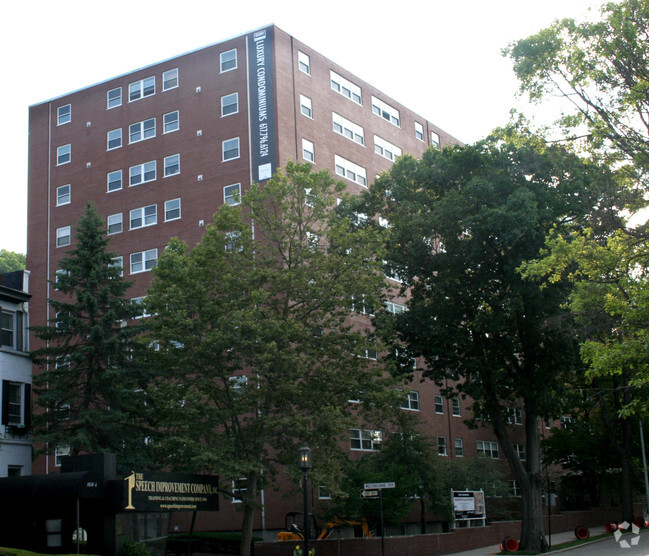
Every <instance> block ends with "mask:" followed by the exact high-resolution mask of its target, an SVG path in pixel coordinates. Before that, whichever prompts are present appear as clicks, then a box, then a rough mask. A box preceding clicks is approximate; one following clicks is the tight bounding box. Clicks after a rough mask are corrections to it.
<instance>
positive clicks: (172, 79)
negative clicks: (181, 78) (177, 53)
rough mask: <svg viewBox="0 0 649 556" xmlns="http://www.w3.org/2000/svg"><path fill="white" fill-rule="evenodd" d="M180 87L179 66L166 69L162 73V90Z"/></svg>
mask: <svg viewBox="0 0 649 556" xmlns="http://www.w3.org/2000/svg"><path fill="white" fill-rule="evenodd" d="M176 87H178V68H176V69H172V70H169V71H165V72H164V73H163V74H162V90H163V91H168V90H169V89H175V88H176Z"/></svg>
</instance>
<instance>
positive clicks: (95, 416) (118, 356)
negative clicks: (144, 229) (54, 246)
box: [31, 205, 143, 469]
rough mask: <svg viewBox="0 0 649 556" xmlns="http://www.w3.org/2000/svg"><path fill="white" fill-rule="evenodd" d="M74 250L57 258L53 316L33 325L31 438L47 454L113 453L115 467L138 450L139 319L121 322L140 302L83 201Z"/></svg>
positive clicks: (130, 461) (131, 460)
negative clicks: (129, 295)
mask: <svg viewBox="0 0 649 556" xmlns="http://www.w3.org/2000/svg"><path fill="white" fill-rule="evenodd" d="M75 238H76V241H75V243H74V245H73V247H72V249H71V250H70V251H69V252H68V253H67V254H66V256H65V257H64V258H63V259H61V261H60V271H59V272H58V273H57V279H56V282H55V283H53V284H52V285H53V287H54V289H55V291H56V294H55V296H54V297H53V298H52V299H49V300H48V303H49V306H50V310H51V314H53V315H54V317H53V318H52V319H51V320H50V322H49V323H48V324H47V325H45V326H33V327H32V328H31V330H32V332H33V333H34V335H35V336H36V337H37V338H38V339H40V340H41V341H42V342H43V346H42V347H40V348H38V349H36V350H34V351H33V352H32V358H33V360H34V362H35V363H36V364H37V365H38V366H39V367H40V372H39V373H38V374H36V375H35V377H34V383H35V386H36V392H37V395H38V397H37V399H36V403H37V406H38V407H39V408H40V411H38V412H36V415H35V417H34V427H35V433H36V438H37V441H39V442H43V443H44V444H45V450H47V451H48V453H52V452H53V451H54V450H55V449H56V448H57V447H69V449H70V453H71V454H73V455H74V454H79V453H82V452H85V453H89V452H115V453H118V454H120V458H119V464H120V468H121V469H127V468H129V467H131V466H132V465H133V464H134V463H135V462H136V461H139V458H140V456H141V455H142V450H141V446H140V445H138V442H141V441H142V439H143V436H142V435H140V434H138V430H139V429H138V427H137V421H136V417H135V416H136V415H137V414H138V413H139V409H140V408H141V405H142V399H141V395H140V394H138V393H137V392H138V388H140V387H141V386H142V382H141V381H140V377H139V376H138V374H137V373H136V372H135V369H134V368H133V361H132V360H133V355H134V353H133V349H134V348H135V344H134V341H133V340H134V337H135V336H136V335H137V334H138V332H139V330H138V327H137V326H124V323H125V322H127V321H130V320H131V319H133V318H134V317H135V316H136V315H137V314H138V313H139V312H141V309H138V308H137V307H136V306H135V305H134V304H132V303H131V302H130V300H129V299H128V298H126V297H125V294H126V292H127V290H128V288H129V287H130V284H129V283H128V282H126V281H125V280H124V279H123V278H122V276H121V274H122V270H121V268H120V267H119V266H115V265H114V264H113V259H114V255H113V254H112V253H109V252H108V250H107V248H108V239H107V238H106V236H105V230H104V222H103V220H102V219H101V217H100V216H99V214H98V213H97V211H96V210H95V208H94V207H92V206H90V205H89V206H88V207H87V209H86V212H85V214H84V215H82V217H81V218H80V220H79V223H78V226H77V228H76V231H75Z"/></svg>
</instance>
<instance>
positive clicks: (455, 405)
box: [451, 398, 462, 417]
mask: <svg viewBox="0 0 649 556" xmlns="http://www.w3.org/2000/svg"><path fill="white" fill-rule="evenodd" d="M451 408H452V413H453V417H461V415H462V413H461V412H460V399H459V398H453V399H452V400H451Z"/></svg>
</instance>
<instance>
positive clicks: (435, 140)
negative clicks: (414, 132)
mask: <svg viewBox="0 0 649 556" xmlns="http://www.w3.org/2000/svg"><path fill="white" fill-rule="evenodd" d="M430 144H431V146H432V147H433V148H434V149H439V133H435V132H434V131H431V132H430Z"/></svg>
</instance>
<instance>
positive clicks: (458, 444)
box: [454, 438, 464, 458]
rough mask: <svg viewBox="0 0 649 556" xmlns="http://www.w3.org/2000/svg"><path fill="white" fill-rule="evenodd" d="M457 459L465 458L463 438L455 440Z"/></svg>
mask: <svg viewBox="0 0 649 556" xmlns="http://www.w3.org/2000/svg"><path fill="white" fill-rule="evenodd" d="M454 442H455V457H458V458H462V457H464V442H463V441H462V439H461V438H456V439H455V441H454Z"/></svg>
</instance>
